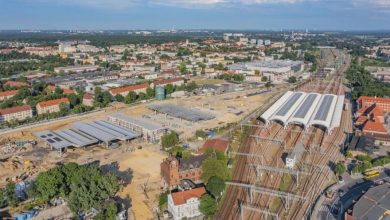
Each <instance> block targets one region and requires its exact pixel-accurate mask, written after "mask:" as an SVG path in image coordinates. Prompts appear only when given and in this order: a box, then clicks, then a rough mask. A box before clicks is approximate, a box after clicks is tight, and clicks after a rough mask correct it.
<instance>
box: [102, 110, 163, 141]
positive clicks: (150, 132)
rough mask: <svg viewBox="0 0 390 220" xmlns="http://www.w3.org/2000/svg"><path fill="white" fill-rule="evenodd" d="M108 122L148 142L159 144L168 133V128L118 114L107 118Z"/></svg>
mask: <svg viewBox="0 0 390 220" xmlns="http://www.w3.org/2000/svg"><path fill="white" fill-rule="evenodd" d="M108 121H110V122H111V123H114V124H116V125H119V126H122V127H125V128H127V129H130V130H132V131H134V132H136V133H139V134H141V135H142V137H143V139H145V140H146V141H150V142H159V141H160V139H161V137H162V136H163V135H165V134H166V133H167V131H168V128H166V127H164V126H163V125H161V124H158V123H156V122H154V121H151V120H148V119H145V118H134V117H129V116H126V115H123V114H120V113H118V114H114V115H110V116H108Z"/></svg>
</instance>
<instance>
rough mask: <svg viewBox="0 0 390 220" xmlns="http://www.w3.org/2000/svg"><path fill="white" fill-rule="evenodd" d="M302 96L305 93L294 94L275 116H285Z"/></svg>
mask: <svg viewBox="0 0 390 220" xmlns="http://www.w3.org/2000/svg"><path fill="white" fill-rule="evenodd" d="M302 95H303V93H294V94H293V95H292V97H291V98H290V99H289V100H288V101H287V102H286V103H285V104H284V105H283V106H282V108H281V109H279V111H278V112H277V113H276V114H275V115H278V116H285V115H286V114H287V112H288V111H289V110H290V109H291V107H292V106H293V105H294V104H295V103H296V102H297V101H298V99H299V98H300V97H301V96H302Z"/></svg>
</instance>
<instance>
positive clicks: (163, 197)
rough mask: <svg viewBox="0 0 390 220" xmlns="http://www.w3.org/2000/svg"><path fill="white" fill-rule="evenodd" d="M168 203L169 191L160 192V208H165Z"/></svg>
mask: <svg viewBox="0 0 390 220" xmlns="http://www.w3.org/2000/svg"><path fill="white" fill-rule="evenodd" d="M167 204H168V192H163V193H161V194H160V197H159V200H158V207H159V208H160V210H163V208H164V206H166V205H167Z"/></svg>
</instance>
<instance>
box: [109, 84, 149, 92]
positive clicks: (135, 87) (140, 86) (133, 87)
mask: <svg viewBox="0 0 390 220" xmlns="http://www.w3.org/2000/svg"><path fill="white" fill-rule="evenodd" d="M148 87H149V84H148V83H142V84H138V85H131V86H125V87H120V88H115V89H111V93H112V94H119V93H123V92H130V91H135V90H139V89H146V88H148Z"/></svg>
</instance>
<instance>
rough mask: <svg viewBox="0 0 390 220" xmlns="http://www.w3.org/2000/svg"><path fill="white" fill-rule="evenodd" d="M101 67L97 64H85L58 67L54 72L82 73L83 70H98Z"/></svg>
mask: <svg viewBox="0 0 390 220" xmlns="http://www.w3.org/2000/svg"><path fill="white" fill-rule="evenodd" d="M99 68H100V67H99V66H97V65H84V66H67V67H56V68H54V72H56V73H61V72H63V73H70V72H73V73H82V72H92V71H96V70H98V69H99Z"/></svg>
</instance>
